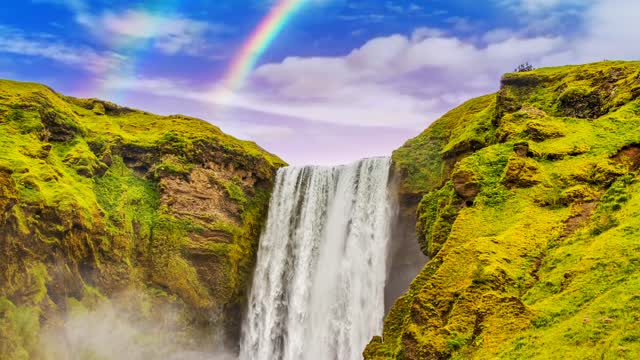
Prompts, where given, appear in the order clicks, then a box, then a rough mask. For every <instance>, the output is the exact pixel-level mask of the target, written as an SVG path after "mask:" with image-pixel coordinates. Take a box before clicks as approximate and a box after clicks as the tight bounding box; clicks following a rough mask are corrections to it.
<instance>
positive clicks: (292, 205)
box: [240, 158, 395, 360]
mask: <svg viewBox="0 0 640 360" xmlns="http://www.w3.org/2000/svg"><path fill="white" fill-rule="evenodd" d="M390 165H391V159H389V158H371V159H364V160H361V161H359V162H356V163H354V164H350V165H345V166H336V167H318V166H306V167H288V168H283V169H280V170H279V171H278V174H277V176H276V183H275V188H274V192H273V195H272V199H271V202H270V206H269V215H268V219H267V223H266V227H265V230H264V232H263V234H262V236H261V239H260V247H259V250H258V260H257V267H256V270H255V274H254V279H253V285H252V289H251V294H250V299H249V308H248V311H247V314H246V319H245V322H244V324H243V329H242V340H241V348H240V359H241V360H277V359H283V360H294V359H295V360H300V359H307V360H316V359H318V360H320V359H322V360H325V359H335V360H351V359H359V358H361V357H362V351H363V350H364V347H365V346H366V344H367V343H368V342H369V341H370V340H371V337H372V336H374V335H377V334H380V333H381V332H382V322H383V317H384V287H385V280H386V273H387V269H386V263H387V251H388V243H389V238H390V233H391V229H390V228H391V222H392V219H393V216H394V212H395V206H394V203H393V201H392V198H391V196H390V194H389V189H388V187H389V186H388V185H389V172H390Z"/></svg>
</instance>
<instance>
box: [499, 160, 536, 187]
mask: <svg viewBox="0 0 640 360" xmlns="http://www.w3.org/2000/svg"><path fill="white" fill-rule="evenodd" d="M538 174H539V168H538V165H537V163H536V162H535V161H534V160H533V159H530V158H523V157H520V156H517V157H512V158H510V159H509V162H508V163H507V167H506V168H505V171H504V176H503V182H504V184H505V185H506V186H507V187H519V188H528V187H532V186H534V185H537V184H539V183H540V180H539V179H538Z"/></svg>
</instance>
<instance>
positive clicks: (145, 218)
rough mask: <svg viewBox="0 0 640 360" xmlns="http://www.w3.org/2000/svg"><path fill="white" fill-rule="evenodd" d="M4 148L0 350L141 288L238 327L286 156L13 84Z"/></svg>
mask: <svg viewBox="0 0 640 360" xmlns="http://www.w3.org/2000/svg"><path fill="white" fill-rule="evenodd" d="M0 149H1V150H0V209H1V210H2V212H1V213H0V315H1V316H0V358H3V359H4V358H11V359H23V358H24V359H27V358H32V357H34V356H35V355H34V354H35V351H36V349H35V348H36V344H37V335H38V331H39V329H40V328H41V325H43V326H50V325H52V324H50V323H49V322H52V321H53V320H52V319H58V318H62V317H64V316H65V313H66V312H67V310H69V311H71V310H72V308H73V306H72V305H73V304H75V303H77V302H78V301H82V302H85V303H86V302H89V303H93V302H100V301H102V300H100V299H104V298H108V297H111V296H113V295H116V294H119V293H121V292H123V291H129V290H131V289H136V291H142V292H143V293H145V294H147V295H148V296H150V297H151V298H153V299H155V300H152V301H150V303H158V304H159V303H162V302H164V303H171V304H173V305H176V306H180V307H181V308H183V309H185V314H184V316H185V318H186V319H188V320H187V322H188V323H190V324H191V326H192V327H193V328H194V329H196V328H199V327H200V328H202V327H206V326H209V325H211V322H212V318H213V317H212V314H213V313H215V312H216V311H222V320H221V321H222V322H223V325H225V326H226V328H227V330H228V332H230V333H233V332H237V330H238V329H237V322H238V319H239V317H240V312H239V310H238V309H239V307H240V306H241V305H242V302H243V301H244V296H245V295H244V292H245V291H246V289H247V287H248V286H247V281H248V279H249V276H250V273H251V268H252V265H253V262H254V260H255V253H256V249H257V240H258V235H259V232H260V229H261V226H262V222H263V220H264V217H265V214H266V210H267V206H268V200H269V194H270V191H271V186H272V181H273V176H274V174H275V170H276V169H277V168H278V167H281V166H284V165H285V164H284V163H283V162H282V161H281V160H280V159H278V158H277V157H275V156H274V155H272V154H269V153H268V152H266V151H264V150H262V149H261V148H260V147H258V146H257V145H256V144H255V143H252V142H246V141H241V140H237V139H235V138H233V137H231V136H228V135H226V134H224V133H222V132H221V131H220V129H218V128H217V127H215V126H212V125H210V124H209V123H207V122H204V121H202V120H198V119H194V118H189V117H186V116H182V115H175V116H157V115H153V114H149V113H146V112H142V111H138V110H133V109H128V108H123V107H120V106H117V105H115V104H112V103H109V102H105V101H100V100H96V99H76V98H71V97H66V96H62V95H60V94H57V93H56V92H54V91H52V90H51V89H49V88H47V87H45V86H43V85H39V84H32V83H20V82H14V81H7V80H0ZM87 299H93V300H87ZM150 313H152V312H150ZM53 322H54V323H55V321H53ZM53 325H54V324H53ZM232 335H233V334H232Z"/></svg>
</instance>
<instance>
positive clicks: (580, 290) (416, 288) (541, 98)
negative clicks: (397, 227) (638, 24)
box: [365, 62, 640, 359]
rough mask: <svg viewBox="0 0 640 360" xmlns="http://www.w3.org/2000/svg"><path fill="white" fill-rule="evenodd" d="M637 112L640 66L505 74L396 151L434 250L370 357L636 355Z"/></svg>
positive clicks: (639, 286)
mask: <svg viewBox="0 0 640 360" xmlns="http://www.w3.org/2000/svg"><path fill="white" fill-rule="evenodd" d="M639 108H640V63H639V62H604V63H596V64H588V65H581V66H568V67H558V68H547V69H539V70H535V71H531V72H524V73H514V74H507V75H505V76H504V77H503V81H502V88H501V90H500V91H499V92H498V93H497V94H494V95H488V96H485V97H481V98H477V99H473V100H470V101H468V102H466V103H465V104H463V105H461V106H460V107H459V108H457V109H454V110H452V111H451V112H449V113H448V114H446V115H445V116H443V117H442V118H441V119H439V120H437V121H436V122H434V124H432V125H431V126H430V127H429V129H427V130H425V131H424V132H423V133H422V134H421V135H419V136H418V137H417V138H415V139H412V140H410V141H408V142H407V143H406V144H405V145H404V146H403V147H402V148H400V149H398V150H397V151H396V152H394V162H395V164H396V167H397V168H399V169H400V170H401V174H402V175H404V184H403V190H404V191H405V192H408V193H413V194H417V195H420V196H422V202H421V203H420V206H419V207H418V214H417V216H418V219H419V220H418V232H419V236H420V238H421V239H424V240H422V241H424V242H423V243H422V245H423V250H424V251H425V252H426V253H428V254H429V255H431V256H432V259H431V260H430V261H429V262H428V263H427V265H426V266H425V268H424V269H423V270H422V272H421V273H420V274H419V275H418V276H417V277H416V279H415V280H414V281H413V283H412V285H411V287H410V289H409V291H408V292H407V293H406V294H405V295H404V296H403V297H402V298H400V299H399V300H398V301H396V303H395V305H394V306H393V307H392V308H391V310H390V312H389V315H388V316H387V318H386V320H385V324H384V334H383V337H382V339H383V340H381V339H379V338H377V339H374V341H373V342H372V343H371V344H370V345H369V346H368V347H367V350H366V351H365V355H366V356H365V358H367V359H390V358H404V359H417V358H420V359H422V358H454V359H558V358H570V359H603V358H605V359H608V358H621V359H625V358H627V359H634V358H638V357H639V356H640V345H638V344H639V343H638V341H637V340H638V339H639V338H640V337H639V336H638V334H640V329H639V328H638V325H637V323H638V319H640V308H639V307H638V306H636V304H637V300H638V299H639V296H640V279H639V278H638V276H637V275H636V274H637V270H638V268H637V267H638V266H639V265H640V259H639V258H638V257H639V256H640V248H638V246H637V244H638V243H639V241H640V222H639V220H638V219H640V216H639V215H640V213H639V212H638V210H637V209H638V208H639V206H640V203H638V201H640V198H639V197H638V196H637V194H639V193H640V184H639V182H638V181H637V179H638V175H637V173H636V172H634V171H635V169H633V168H631V167H630V165H631V163H625V162H620V161H616V158H615V157H614V156H615V155H616V154H617V153H618V152H619V151H620V150H621V149H623V148H625V147H626V146H630V145H634V144H636V145H637V144H640V112H639V111H638V109H639ZM463 144H464V145H463ZM523 144H524V146H526V149H528V151H525V152H526V154H522V153H521V154H516V152H515V150H517V149H518V148H519V149H522V148H523ZM520 169H528V170H527V171H529V173H521V172H519V171H520ZM456 173H464V174H467V176H466V179H468V180H467V181H474V182H476V183H477V184H479V188H480V191H479V193H478V194H477V196H476V197H475V199H473V201H472V202H468V203H467V204H461V201H462V199H461V197H460V196H458V195H457V194H456V191H455V189H454V188H453V186H452V183H451V182H448V180H449V179H451V178H452V176H453V175H455V174H456ZM434 244H436V245H437V246H434Z"/></svg>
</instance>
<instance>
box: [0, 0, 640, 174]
mask: <svg viewBox="0 0 640 360" xmlns="http://www.w3.org/2000/svg"><path fill="white" fill-rule="evenodd" d="M275 2H276V1H274V0H229V1H223V0H218V1H205V0H192V1H177V0H165V1H145V2H135V1H118V0H103V1H99V0H96V1H88V0H31V1H23V2H19V3H18V2H3V3H2V4H0V77H2V78H10V79H16V80H25V81H36V82H42V83H45V84H47V85H49V86H51V87H53V88H54V89H56V90H58V91H60V92H63V93H65V94H70V95H75V96H81V97H99V98H103V99H107V100H111V101H115V102H118V103H120V104H123V105H128V106H132V107H136V108H140V109H144V110H148V111H152V112H157V113H162V114H172V113H183V114H186V115H192V116H197V117H200V118H203V119H206V120H208V121H210V122H212V123H214V124H216V125H219V126H221V127H222V128H223V130H225V131H227V132H229V133H231V134H233V135H236V136H238V137H241V138H246V139H251V140H254V141H256V142H258V143H259V144H261V145H262V146H263V147H265V148H266V149H268V150H270V151H272V152H275V153H276V154H278V155H280V156H281V157H283V158H284V159H285V160H287V161H289V162H290V163H293V164H307V163H312V164H335V163H344V162H349V161H353V160H356V159H358V158H361V157H367V156H377V155H389V154H390V153H391V151H392V150H393V149H394V148H396V147H398V146H400V145H401V144H402V143H403V142H404V141H406V140H407V139H408V138H410V137H412V136H414V135H416V134H417V133H419V132H420V131H421V130H423V129H424V128H425V127H426V126H428V124H429V123H431V122H432V121H434V120H435V119H437V118H438V117H439V116H440V115H442V114H443V113H444V112H445V111H447V110H449V109H450V108H452V107H454V106H456V105H458V104H460V103H461V102H462V101H464V100H466V99H469V98H471V97H474V96H477V95H481V94H485V93H488V92H492V91H495V90H496V89H497V88H498V86H499V78H500V75H501V74H502V73H504V72H508V71H510V70H511V69H513V68H514V67H515V66H517V65H518V64H519V63H521V62H524V61H529V62H532V63H533V64H534V65H535V66H538V67H540V66H552V65H563V64H576V63H585V62H591V61H599V60H603V59H627V60H633V59H639V58H640V42H639V41H638V35H640V30H639V29H640V28H638V27H637V23H638V21H639V20H640V1H636V0H487V1H470V0H450V1H445V0H422V1H419V0H409V1H397V0H389V1H385V0H382V1H365V0H359V1H355V0H306V1H305V2H304V4H303V5H302V7H301V8H300V9H299V11H297V12H296V13H295V15H294V16H293V17H292V18H291V19H290V21H289V22H288V23H287V24H286V26H285V27H284V29H283V31H282V32H281V33H280V34H279V36H278V37H277V38H276V39H275V41H274V42H273V43H272V44H271V46H270V47H269V48H268V49H267V51H266V52H265V53H264V54H262V56H261V57H260V60H259V63H258V64H257V67H256V68H255V69H254V71H253V72H252V73H251V75H250V76H249V78H248V79H247V81H246V84H245V86H244V87H242V88H240V89H237V93H236V94H235V95H234V98H233V100H232V101H231V102H230V103H224V104H221V103H219V102H217V101H216V100H215V98H214V97H213V96H212V94H211V89H212V88H214V87H215V86H216V84H217V83H218V82H219V81H220V80H221V78H222V76H223V74H224V73H225V71H226V70H227V68H228V66H229V63H230V61H231V60H232V59H233V57H234V55H235V54H236V52H237V51H238V50H239V48H240V47H241V46H242V44H243V43H244V42H245V41H246V39H247V37H248V36H249V35H250V34H251V32H252V31H253V29H254V28H255V27H256V25H257V24H258V23H259V21H260V20H261V19H262V18H263V17H264V16H265V15H266V14H267V13H268V12H269V10H270V9H271V7H272V6H274V4H275Z"/></svg>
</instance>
